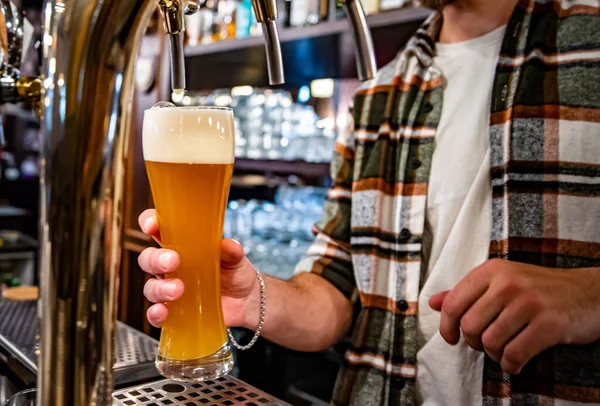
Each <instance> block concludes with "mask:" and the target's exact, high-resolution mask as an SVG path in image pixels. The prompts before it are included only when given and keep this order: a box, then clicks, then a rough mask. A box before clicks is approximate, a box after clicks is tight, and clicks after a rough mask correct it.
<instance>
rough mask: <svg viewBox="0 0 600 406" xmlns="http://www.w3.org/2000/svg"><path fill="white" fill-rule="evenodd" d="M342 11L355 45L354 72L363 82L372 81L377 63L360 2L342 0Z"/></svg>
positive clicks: (357, 0) (358, 0)
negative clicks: (346, 18) (355, 71)
mask: <svg viewBox="0 0 600 406" xmlns="http://www.w3.org/2000/svg"><path fill="white" fill-rule="evenodd" d="M343 4H344V10H345V11H346V15H347V16H348V23H349V24H350V30H351V31H352V36H353V37H354V43H355V44H356V70H357V72H358V79H359V80H362V81H365V80H369V79H373V78H374V77H375V75H377V62H376V61H375V49H374V47H373V38H372V37H371V31H370V30H369V26H368V25H367V20H366V18H365V12H364V10H363V8H362V5H361V4H360V0H344V1H343Z"/></svg>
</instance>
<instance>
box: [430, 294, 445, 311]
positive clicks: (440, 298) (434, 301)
mask: <svg viewBox="0 0 600 406" xmlns="http://www.w3.org/2000/svg"><path fill="white" fill-rule="evenodd" d="M448 293H450V291H449V290H446V291H444V292H440V293H438V294H436V295H433V296H431V297H430V298H429V307H431V308H432V309H433V310H437V311H438V312H440V311H442V303H444V299H446V296H448Z"/></svg>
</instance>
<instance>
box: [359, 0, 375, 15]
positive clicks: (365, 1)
mask: <svg viewBox="0 0 600 406" xmlns="http://www.w3.org/2000/svg"><path fill="white" fill-rule="evenodd" d="M360 2H361V4H362V6H363V9H364V10H365V14H367V15H369V14H377V13H378V12H379V0H360Z"/></svg>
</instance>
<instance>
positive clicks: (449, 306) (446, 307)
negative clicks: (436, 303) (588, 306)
mask: <svg viewBox="0 0 600 406" xmlns="http://www.w3.org/2000/svg"><path fill="white" fill-rule="evenodd" d="M442 312H443V313H446V315H447V316H448V317H450V318H451V319H457V318H458V317H459V316H460V309H459V307H458V303H457V302H456V299H455V298H454V296H453V295H452V293H450V294H449V295H448V296H446V299H444V304H443V305H442Z"/></svg>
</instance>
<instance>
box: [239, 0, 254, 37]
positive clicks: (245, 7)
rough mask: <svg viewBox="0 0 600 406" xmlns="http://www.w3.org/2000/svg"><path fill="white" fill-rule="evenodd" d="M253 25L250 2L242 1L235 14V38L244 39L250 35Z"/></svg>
mask: <svg viewBox="0 0 600 406" xmlns="http://www.w3.org/2000/svg"><path fill="white" fill-rule="evenodd" d="M254 24H255V18H254V11H253V10H252V2H251V1H250V0H242V2H241V3H240V4H238V6H237V9H236V12H235V37H236V38H246V37H249V36H250V35H251V33H252V26H253V25H254Z"/></svg>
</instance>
